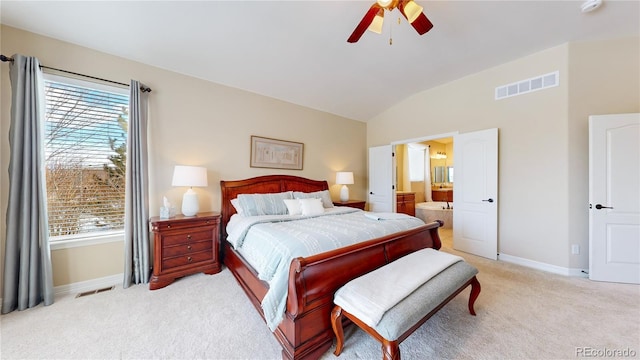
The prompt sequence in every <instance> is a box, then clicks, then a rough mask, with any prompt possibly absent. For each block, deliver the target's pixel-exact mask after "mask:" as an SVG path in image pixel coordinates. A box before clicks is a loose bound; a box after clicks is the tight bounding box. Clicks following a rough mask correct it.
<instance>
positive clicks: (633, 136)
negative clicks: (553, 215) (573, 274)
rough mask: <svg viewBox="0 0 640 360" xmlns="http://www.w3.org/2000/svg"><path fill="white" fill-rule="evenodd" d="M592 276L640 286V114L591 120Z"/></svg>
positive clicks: (591, 277)
mask: <svg viewBox="0 0 640 360" xmlns="http://www.w3.org/2000/svg"><path fill="white" fill-rule="evenodd" d="M589 207H590V209H589V278H590V279H591V280H598V281H612V282H622V283H632V284H639V283H640V114H621V115H600V116H590V117H589Z"/></svg>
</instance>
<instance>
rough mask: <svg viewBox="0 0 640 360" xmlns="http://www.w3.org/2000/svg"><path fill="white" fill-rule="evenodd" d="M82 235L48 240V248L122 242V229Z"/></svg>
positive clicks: (57, 248)
mask: <svg viewBox="0 0 640 360" xmlns="http://www.w3.org/2000/svg"><path fill="white" fill-rule="evenodd" d="M83 235H84V236H73V237H68V238H65V239H61V240H50V241H49V248H50V249H51V250H60V249H69V248H74V247H83V246H91V245H98V244H106V243H112V242H120V241H122V242H124V231H114V232H108V233H104V234H100V235H96V233H93V234H91V236H86V234H83Z"/></svg>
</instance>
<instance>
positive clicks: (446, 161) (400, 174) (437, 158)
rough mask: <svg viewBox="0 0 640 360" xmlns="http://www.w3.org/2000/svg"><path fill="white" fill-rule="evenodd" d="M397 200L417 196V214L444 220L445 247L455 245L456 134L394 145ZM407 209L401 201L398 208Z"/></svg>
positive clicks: (415, 202) (422, 217)
mask: <svg viewBox="0 0 640 360" xmlns="http://www.w3.org/2000/svg"><path fill="white" fill-rule="evenodd" d="M394 153H395V160H396V161H395V174H396V176H395V179H394V180H395V189H396V197H397V199H403V201H406V199H414V200H413V201H414V204H413V206H412V208H414V209H415V211H414V213H412V214H410V215H414V216H416V217H418V218H420V219H422V220H423V221H424V222H426V223H428V222H433V221H435V220H440V221H443V222H444V226H443V227H442V228H441V229H440V230H441V231H440V236H441V240H442V244H443V246H444V247H447V248H453V211H454V208H455V206H454V203H453V192H454V183H455V181H454V170H453V165H454V164H453V134H446V135H442V136H436V137H433V136H431V137H429V138H422V139H413V140H407V141H402V142H397V143H395V144H394ZM401 208H402V209H404V208H406V206H405V205H402V206H401V201H400V200H397V211H398V212H404V211H403V210H401Z"/></svg>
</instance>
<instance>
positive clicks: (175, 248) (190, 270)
mask: <svg viewBox="0 0 640 360" xmlns="http://www.w3.org/2000/svg"><path fill="white" fill-rule="evenodd" d="M149 222H150V223H151V231H152V232H153V241H154V250H153V255H154V257H153V275H152V276H151V281H149V289H150V290H156V289H160V288H163V287H165V286H167V285H169V284H171V283H172V282H173V281H174V280H176V279H177V278H180V277H183V276H185V275H191V274H195V273H199V272H204V273H205V274H215V273H219V272H220V270H221V269H222V267H221V265H220V260H219V259H220V258H219V256H218V254H219V251H218V249H219V245H218V234H219V230H218V226H219V224H220V213H218V212H207V213H200V214H197V215H196V216H182V215H178V216H176V217H173V218H170V219H160V218H159V217H152V218H151V219H149Z"/></svg>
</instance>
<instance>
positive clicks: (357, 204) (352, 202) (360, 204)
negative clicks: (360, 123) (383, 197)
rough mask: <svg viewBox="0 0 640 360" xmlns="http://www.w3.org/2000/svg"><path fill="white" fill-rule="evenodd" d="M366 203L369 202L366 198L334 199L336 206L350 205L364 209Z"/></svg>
mask: <svg viewBox="0 0 640 360" xmlns="http://www.w3.org/2000/svg"><path fill="white" fill-rule="evenodd" d="M366 203H367V202H366V201H364V200H347V201H334V202H333V205H335V206H348V207H352V208H357V209H360V210H364V205H365V204H366Z"/></svg>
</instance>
